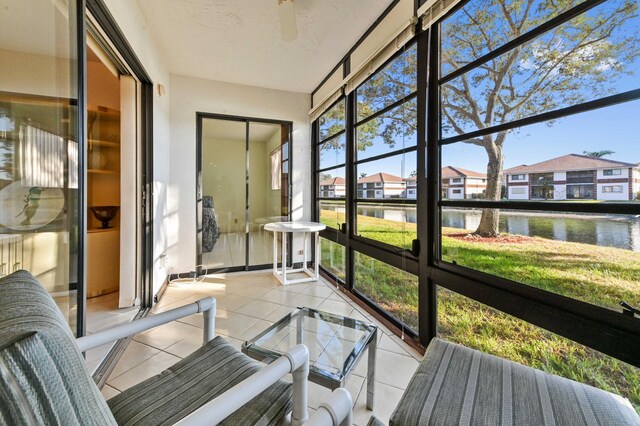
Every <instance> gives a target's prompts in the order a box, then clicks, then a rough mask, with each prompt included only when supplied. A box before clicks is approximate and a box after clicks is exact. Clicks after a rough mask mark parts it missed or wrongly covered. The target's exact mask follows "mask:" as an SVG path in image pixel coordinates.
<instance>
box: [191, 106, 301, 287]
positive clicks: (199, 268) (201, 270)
mask: <svg viewBox="0 0 640 426" xmlns="http://www.w3.org/2000/svg"><path fill="white" fill-rule="evenodd" d="M205 119H213V120H226V121H236V122H241V123H245V129H246V133H245V156H246V157H245V158H246V159H247V161H246V163H245V176H246V190H245V246H244V249H245V263H244V266H229V267H222V268H216V269H211V270H209V269H208V268H206V267H204V266H203V265H202V126H203V122H204V120H205ZM252 123H255V124H274V125H280V126H286V127H287V128H288V132H287V139H288V147H287V148H288V149H287V156H288V162H289V179H288V182H287V187H286V190H287V194H288V196H287V217H288V220H291V199H292V197H291V192H292V191H291V190H292V188H293V182H292V179H291V175H292V169H291V164H292V154H293V146H292V145H293V122H292V121H286V120H275V119H268V118H257V117H245V116H238V115H227V114H217V113H209V112H196V188H195V189H196V206H195V207H196V229H195V231H196V275H204V274H205V273H212V272H239V271H256V270H261V269H269V268H271V267H272V266H273V265H272V264H271V263H266V264H260V265H250V264H249V263H250V262H249V250H250V249H251V247H250V244H251V242H250V240H251V238H250V234H249V225H250V222H249V218H250V217H249V195H250V194H249V189H250V188H249V185H250V182H249V167H250V164H249V143H250V138H251V135H250V125H251V124H252ZM283 189H284V188H281V190H283ZM291 243H292V236H291V235H289V236H288V241H287V244H288V246H289V247H291V246H292V245H291ZM291 258H292V255H291V250H289V251H288V253H287V261H286V263H287V264H288V265H290V264H291Z"/></svg>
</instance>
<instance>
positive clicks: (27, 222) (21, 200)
mask: <svg viewBox="0 0 640 426" xmlns="http://www.w3.org/2000/svg"><path fill="white" fill-rule="evenodd" d="M0 206H2V209H0V225H3V226H6V227H7V228H9V229H14V230H16V231H32V230H35V229H38V228H41V227H43V226H45V225H47V224H48V223H50V222H51V221H52V220H54V219H55V218H56V217H58V215H59V214H60V212H61V211H62V209H63V208H64V192H63V191H62V189H60V188H43V187H31V186H24V185H23V183H22V181H16V182H13V183H11V184H9V185H7V186H5V187H4V188H2V190H0Z"/></svg>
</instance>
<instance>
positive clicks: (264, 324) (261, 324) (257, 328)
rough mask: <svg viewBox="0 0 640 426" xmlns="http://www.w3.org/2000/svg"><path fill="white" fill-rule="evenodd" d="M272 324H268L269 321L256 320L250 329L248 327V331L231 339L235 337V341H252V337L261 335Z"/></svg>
mask: <svg viewBox="0 0 640 426" xmlns="http://www.w3.org/2000/svg"><path fill="white" fill-rule="evenodd" d="M272 324H273V323H272V322H269V321H265V320H258V322H256V323H255V324H253V325H252V326H251V327H249V328H248V329H246V330H245V331H243V332H242V333H240V334H238V335H237V336H233V337H236V338H237V339H239V340H242V341H245V342H246V341H248V340H251V339H253V338H254V337H256V336H257V335H258V334H260V333H262V332H263V331H265V330H266V329H267V328H269V327H270V326H271V325H272Z"/></svg>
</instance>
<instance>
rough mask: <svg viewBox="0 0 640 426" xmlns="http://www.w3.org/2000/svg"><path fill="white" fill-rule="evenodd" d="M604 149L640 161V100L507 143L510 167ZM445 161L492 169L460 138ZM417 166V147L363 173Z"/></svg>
mask: <svg viewBox="0 0 640 426" xmlns="http://www.w3.org/2000/svg"><path fill="white" fill-rule="evenodd" d="M410 145H411V143H410V142H408V141H405V142H404V144H403V142H402V141H398V143H397V144H396V146H395V148H394V149H401V148H402V147H403V146H410ZM601 150H612V151H614V152H615V154H613V155H610V156H608V157H605V158H608V159H611V160H618V161H624V162H629V163H637V162H640V100H638V101H632V102H626V103H623V104H619V105H615V106H612V107H608V108H601V109H598V110H595V111H590V112H586V113H582V114H576V115H572V116H568V117H564V118H562V119H559V120H557V121H555V122H553V123H551V125H547V123H539V124H534V125H531V126H527V127H523V128H521V129H520V130H519V131H518V132H516V133H511V134H510V135H509V136H508V138H507V140H506V142H505V148H504V154H505V161H504V168H505V169H506V168H509V167H513V166H517V165H520V164H534V163H537V162H540V161H545V160H548V159H550V158H554V157H559V156H561V155H566V154H572V153H574V154H582V152H583V151H601ZM389 151H390V150H389V148H388V147H387V146H386V145H384V144H382V143H376V144H375V145H374V146H373V147H371V148H368V150H367V155H378V154H381V153H384V152H389ZM327 155H328V156H329V157H331V158H332V159H333V160H334V161H336V160H337V161H339V160H340V158H343V155H344V153H343V152H342V151H340V152H339V153H336V151H333V150H331V151H329V152H328V153H327ZM342 161H344V160H342ZM442 165H443V166H449V165H451V166H457V167H462V168H464V169H469V170H474V171H477V172H486V168H487V155H486V153H485V150H484V148H482V147H478V146H475V145H471V144H468V143H463V142H460V143H456V144H452V145H447V146H444V147H443V149H442ZM415 169H416V154H415V152H412V153H409V154H405V155H398V156H393V157H389V158H385V159H383V160H378V161H372V162H370V163H364V164H361V165H359V166H358V175H360V173H362V172H364V173H367V174H368V175H371V174H374V173H377V172H386V173H390V174H393V175H397V176H403V177H406V176H408V175H409V174H410V173H411V172H412V171H413V170H415ZM341 172H342V173H340V174H343V173H344V172H343V170H341ZM334 174H335V173H334Z"/></svg>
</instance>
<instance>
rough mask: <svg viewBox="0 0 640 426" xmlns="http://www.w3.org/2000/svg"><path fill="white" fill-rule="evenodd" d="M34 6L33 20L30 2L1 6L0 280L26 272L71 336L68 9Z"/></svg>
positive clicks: (75, 213)
mask: <svg viewBox="0 0 640 426" xmlns="http://www.w3.org/2000/svg"><path fill="white" fill-rule="evenodd" d="M37 3H38V6H37V13H34V10H33V8H34V3H33V2H24V1H21V0H9V1H8V2H3V11H2V14H1V15H0V40H2V46H1V48H0V63H2V67H1V68H0V69H1V71H0V277H2V276H5V275H8V274H10V273H12V272H15V271H17V270H20V269H26V270H28V271H29V272H31V274H33V275H34V276H35V277H36V278H37V279H38V280H39V281H40V282H41V283H42V285H43V286H44V287H45V288H46V289H47V290H48V291H49V292H50V293H51V295H52V296H53V298H54V299H55V301H56V303H57V304H58V306H59V307H60V309H61V311H62V312H63V314H64V315H65V317H66V318H67V321H68V322H69V325H70V326H71V328H72V329H73V330H74V331H75V330H76V327H77V329H78V330H81V324H78V321H77V318H78V315H77V314H78V313H79V312H82V307H81V306H78V301H79V300H82V294H80V295H79V294H78V291H79V290H81V289H82V288H83V287H82V286H83V278H82V276H83V272H82V262H81V259H82V250H83V248H82V243H81V242H82V238H81V236H82V226H81V224H82V221H81V217H82V215H83V210H82V209H81V208H80V206H81V204H82V200H81V196H80V194H82V191H81V188H79V183H80V184H81V182H82V179H79V176H80V173H79V171H80V170H81V166H80V159H81V158H82V155H81V154H80V153H81V152H82V149H79V146H80V145H81V144H82V140H83V138H82V137H81V136H79V133H80V132H79V129H80V128H81V127H80V126H79V121H80V122H81V120H79V116H78V107H79V102H78V98H79V88H78V82H79V81H81V79H80V78H79V76H78V73H77V71H78V62H79V61H82V60H83V58H79V57H78V46H79V43H78V38H79V37H80V36H81V35H80V34H79V33H78V31H77V28H78V22H77V20H76V18H77V16H78V7H77V3H76V1H74V0H68V1H66V2H55V1H40V2H37ZM80 106H81V107H82V105H80ZM80 135H81V133H80Z"/></svg>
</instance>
